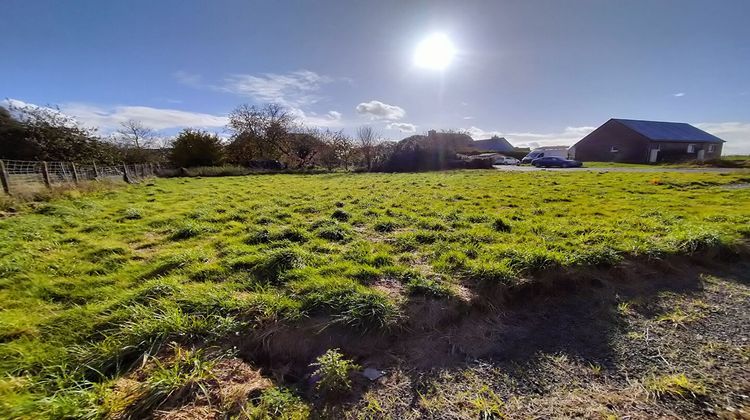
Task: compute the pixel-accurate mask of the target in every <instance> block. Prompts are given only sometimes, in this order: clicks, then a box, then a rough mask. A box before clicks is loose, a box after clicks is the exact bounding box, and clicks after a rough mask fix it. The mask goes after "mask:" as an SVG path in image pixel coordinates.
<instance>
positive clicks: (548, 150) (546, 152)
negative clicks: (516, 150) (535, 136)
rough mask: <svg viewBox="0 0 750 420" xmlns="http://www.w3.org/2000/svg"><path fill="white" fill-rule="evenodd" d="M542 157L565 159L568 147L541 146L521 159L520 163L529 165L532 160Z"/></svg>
mask: <svg viewBox="0 0 750 420" xmlns="http://www.w3.org/2000/svg"><path fill="white" fill-rule="evenodd" d="M543 157H559V158H563V159H567V157H568V147H567V146H542V147H537V148H536V149H534V150H532V151H531V153H529V154H528V155H526V156H524V158H523V159H521V163H524V164H525V163H531V162H532V161H533V160H534V159H539V158H543Z"/></svg>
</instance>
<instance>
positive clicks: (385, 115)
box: [355, 100, 406, 121]
mask: <svg viewBox="0 0 750 420" xmlns="http://www.w3.org/2000/svg"><path fill="white" fill-rule="evenodd" d="M355 109H356V111H357V113H358V114H360V115H364V116H366V117H368V118H370V119H371V120H388V121H395V120H400V119H401V118H404V116H405V115H406V111H404V109H403V108H401V107H400V106H396V105H389V104H386V103H383V102H380V101H374V100H373V101H370V102H362V103H360V104H359V105H357V107H356V108H355Z"/></svg>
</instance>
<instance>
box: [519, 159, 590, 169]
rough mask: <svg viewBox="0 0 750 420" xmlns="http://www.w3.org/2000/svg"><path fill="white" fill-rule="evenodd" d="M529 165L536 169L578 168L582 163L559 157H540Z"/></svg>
mask: <svg viewBox="0 0 750 420" xmlns="http://www.w3.org/2000/svg"><path fill="white" fill-rule="evenodd" d="M531 164H532V165H534V166H536V167H537V168H580V167H581V166H583V163H581V162H579V161H577V160H570V159H563V158H559V157H554V156H550V157H542V158H539V159H534V160H532V161H531Z"/></svg>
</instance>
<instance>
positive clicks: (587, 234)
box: [0, 171, 750, 418]
mask: <svg viewBox="0 0 750 420" xmlns="http://www.w3.org/2000/svg"><path fill="white" fill-rule="evenodd" d="M748 181H750V175H748V174H742V173H735V174H682V173H658V174H655V173H648V174H640V173H557V172H556V173H548V172H535V173H501V172H497V171H458V172H446V173H427V174H402V175H392V174H357V175H355V174H331V175H265V176H247V177H226V178H192V179H180V178H173V179H158V180H153V181H150V182H148V183H144V184H140V185H133V186H128V187H124V188H119V189H115V190H110V191H102V192H93V193H87V194H76V193H75V192H71V193H70V194H68V196H67V197H63V198H60V199H56V200H53V201H50V202H46V203H30V204H21V205H19V206H16V208H15V209H13V210H14V211H12V212H8V213H6V217H4V218H2V219H0V232H2V235H1V236H0V308H1V311H0V343H2V344H1V345H0V373H2V378H1V379H0V417H3V418H8V417H10V418H13V417H28V418H39V417H50V418H60V417H64V416H70V417H102V416H104V417H127V416H131V417H134V418H137V417H142V416H146V415H148V414H150V413H152V412H153V411H154V410H155V409H166V408H170V407H179V404H180V403H181V402H184V401H186V400H190V401H193V400H195V399H196V398H197V399H201V398H202V399H204V400H207V401H220V403H219V405H218V406H215V405H211V404H209V406H211V410H214V411H216V410H218V412H221V413H224V415H233V416H234V415H237V416H245V417H250V418H256V417H263V416H270V417H274V416H275V414H274V413H276V414H279V413H281V412H284V413H286V414H287V415H288V416H287V417H290V416H291V417H292V418H293V417H295V416H296V417H298V418H304V417H306V416H307V415H308V414H309V413H310V412H311V410H312V412H319V410H324V409H321V408H320V407H321V406H323V407H325V404H323V403H321V401H322V400H321V399H320V398H319V397H315V396H311V395H314V393H313V394H311V392H312V391H308V390H307V388H306V386H305V385H304V380H300V379H299V378H298V380H297V381H293V380H290V379H289V377H284V376H283V375H282V376H279V377H273V375H268V374H264V375H261V374H260V373H258V371H257V370H251V369H250V368H248V367H247V366H248V365H247V364H243V363H245V362H249V363H250V364H252V363H253V362H254V361H253V360H247V357H242V356H243V354H246V353H243V349H242V348H241V346H239V347H240V348H238V342H240V341H241V339H242V337H244V336H247V335H252V334H254V332H257V331H267V330H268V328H269V326H278V325H286V326H295V325H303V324H305V325H308V324H309V323H310V322H312V321H314V323H315V326H316V328H317V329H318V330H319V331H322V330H325V329H342V330H348V331H353V332H356V334H361V335H362V337H365V336H366V337H374V336H378V335H381V334H385V332H388V331H397V330H399V329H401V328H403V327H404V326H405V325H409V323H410V322H413V319H412V318H413V317H414V316H415V315H414V312H413V311H411V310H410V309H409V308H410V306H409V305H410V303H412V302H415V301H420V302H424V301H425V300H435V301H447V302H458V303H460V304H461V305H463V306H466V307H472V306H473V305H475V304H476V302H478V301H480V300H482V297H483V295H486V294H487V293H486V292H487V291H497V290H508V289H513V288H515V287H520V286H522V285H525V284H528V283H529V282H533V281H534V279H537V278H541V277H544V275H545V273H550V272H555V273H569V275H570V276H574V275H575V273H576V272H584V271H585V270H588V269H602V268H606V267H613V266H618V265H620V264H621V263H623V262H624V261H634V260H638V261H659V260H662V259H665V258H669V257H670V256H672V255H689V254H693V253H698V252H704V251H716V250H723V251H722V252H729V253H731V249H732V248H733V247H736V246H739V244H740V243H742V242H743V241H745V240H746V239H747V237H748V236H750V189H747V188H733V187H732V184H743V183H747V182H748ZM238 340H239V341H238ZM261 341H262V340H261ZM238 355H239V356H238ZM314 361H315V360H309V362H308V363H312V362H314ZM259 363H260V362H259ZM313 370H314V369H313V368H312V367H311V368H310V372H312V371H313ZM227 372H231V374H230V373H227ZM238 372H240V373H238ZM240 374H242V375H244V376H242V375H240ZM222 375H224V376H222ZM232 375H234V376H232ZM238 375H239V376H241V377H242V378H243V381H242V383H243V384H245V388H242V387H239V385H238V388H237V389H235V388H232V389H235V391H236V395H234V394H233V395H229V396H227V395H224V394H223V393H221V394H220V395H219V394H216V395H214V393H216V392H219V391H216V387H215V386H213V387H212V384H214V385H215V384H216V383H217V381H219V382H221V381H222V380H225V382H226V381H230V382H231V378H232V377H237V376H238ZM222 378H224V379H222ZM227 378H229V379H227ZM248 383H252V384H255V385H254V386H255V388H252V387H250V385H247V384H248ZM235 385H236V384H235ZM248 387H250V388H248ZM219 388H221V389H224V388H226V387H219ZM256 391H257V392H256ZM248 395H249V396H251V398H249V399H248ZM321 404H322V405H321ZM290 413H291V414H290Z"/></svg>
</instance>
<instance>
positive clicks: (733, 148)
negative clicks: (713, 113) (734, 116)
mask: <svg viewBox="0 0 750 420" xmlns="http://www.w3.org/2000/svg"><path fill="white" fill-rule="evenodd" d="M694 125H695V126H696V127H698V128H700V129H701V130H703V131H706V132H709V133H711V134H713V135H715V136H716V137H719V138H721V139H722V140H726V143H724V148H723V149H722V154H724V155H738V154H743V155H746V154H749V153H750V123H742V122H719V123H698V124H694Z"/></svg>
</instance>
